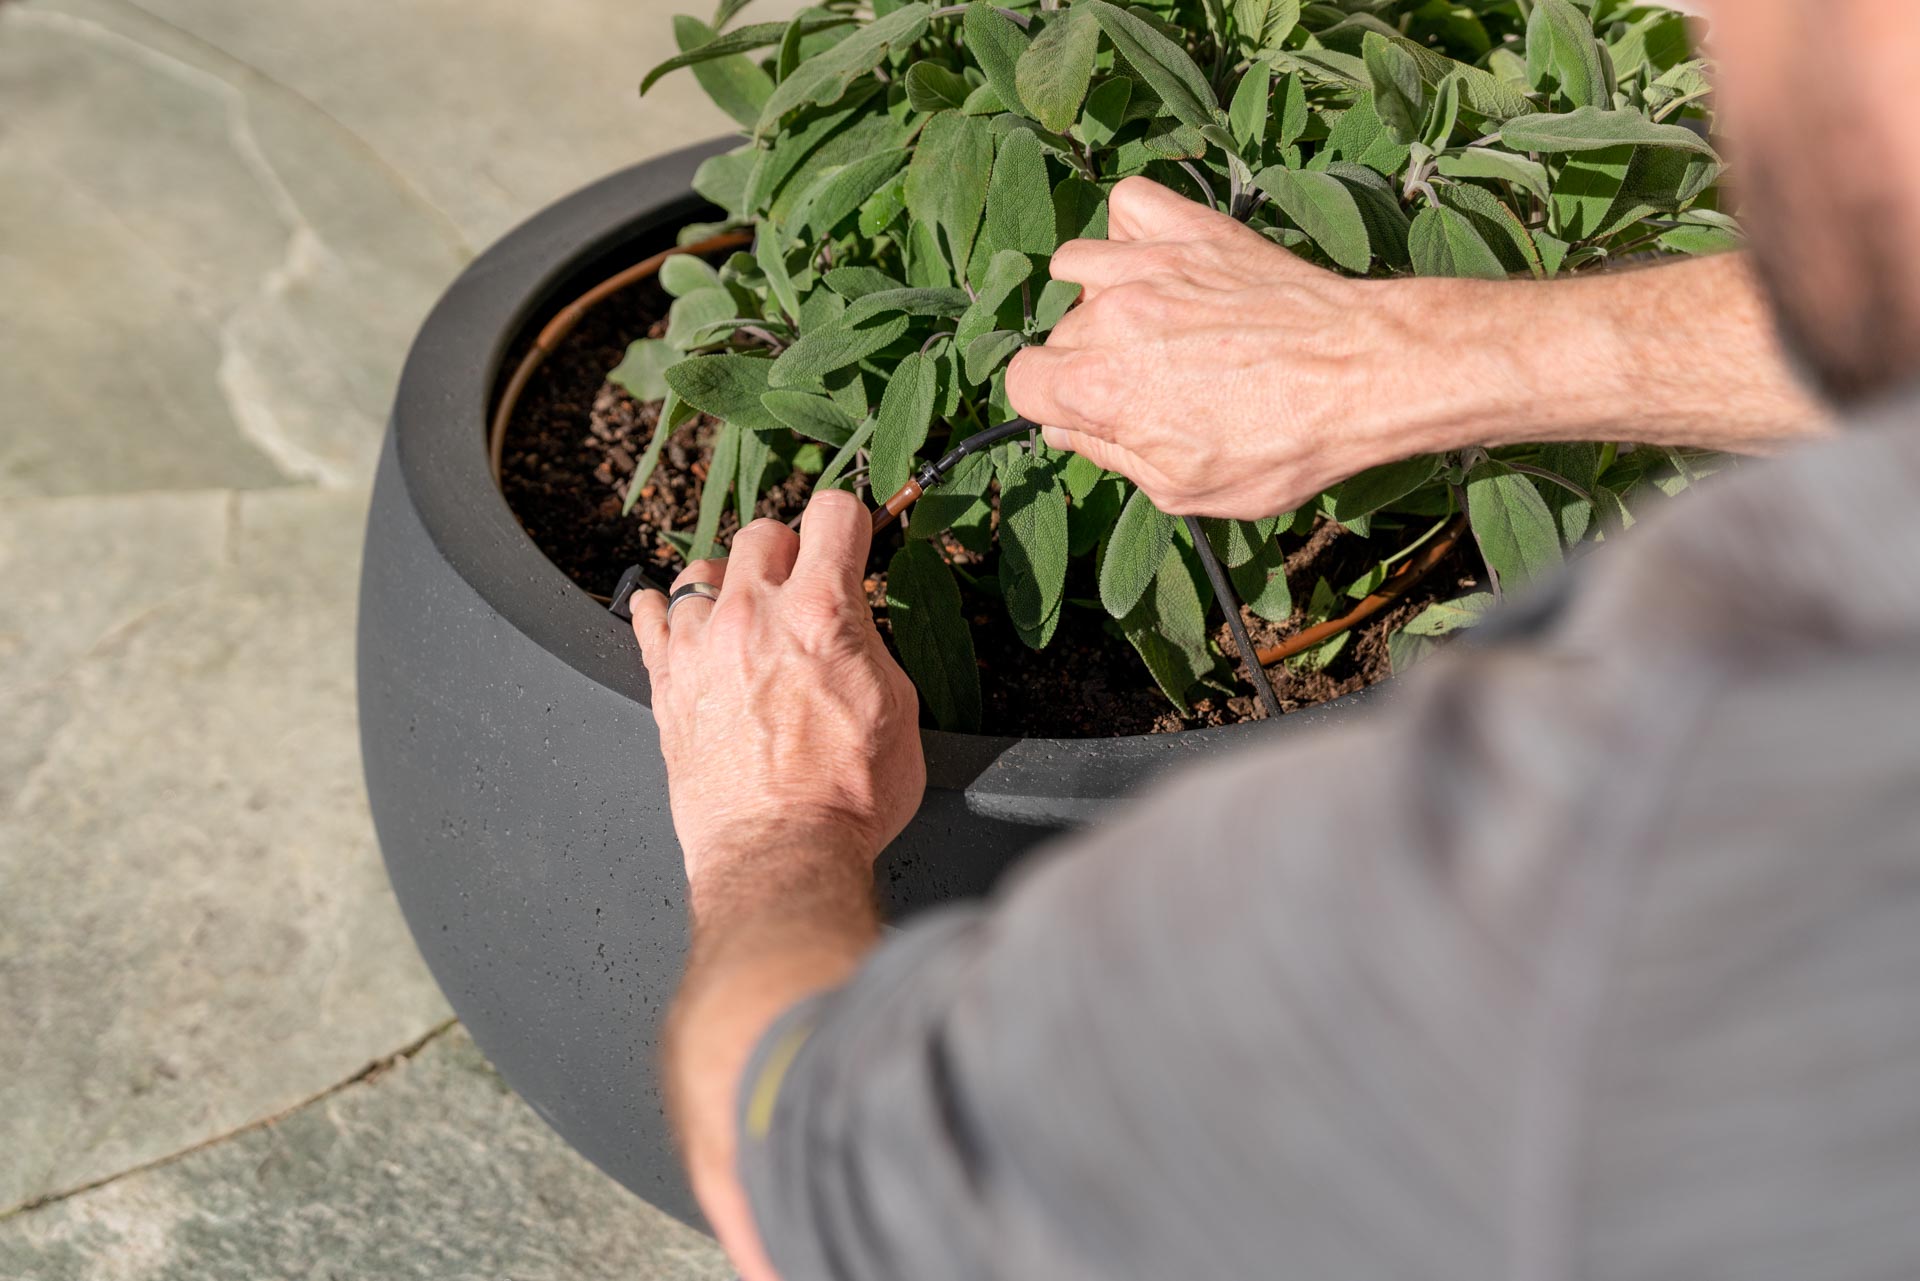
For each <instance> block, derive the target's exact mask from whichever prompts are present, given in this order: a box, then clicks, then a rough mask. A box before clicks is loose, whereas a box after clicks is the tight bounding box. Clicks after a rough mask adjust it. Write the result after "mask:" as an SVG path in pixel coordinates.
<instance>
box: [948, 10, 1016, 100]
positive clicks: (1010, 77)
mask: <svg viewBox="0 0 1920 1281" xmlns="http://www.w3.org/2000/svg"><path fill="white" fill-rule="evenodd" d="M962 23H963V29H964V31H965V34H966V37H967V52H968V53H970V54H972V55H973V60H974V62H975V63H977V64H978V65H979V67H980V72H981V74H982V75H984V76H985V77H986V78H987V84H988V86H989V87H990V88H992V90H993V92H994V95H995V96H996V97H998V98H999V99H1000V101H1001V102H1003V103H1005V104H1006V105H1007V106H1009V107H1011V106H1014V105H1015V104H1017V103H1018V102H1019V101H1020V81H1019V71H1018V68H1019V65H1020V56H1021V55H1022V54H1024V53H1025V52H1026V51H1027V33H1026V32H1024V31H1022V30H1020V28H1019V27H1017V26H1015V25H1014V24H1013V23H1012V22H1011V21H1010V20H1009V19H1008V18H1007V16H1006V15H1005V14H1003V13H1001V12H1000V11H999V10H997V9H995V8H994V7H993V6H992V5H991V4H988V3H986V0H972V3H970V4H968V5H967V12H966V17H965V18H964V19H963V20H962Z"/></svg>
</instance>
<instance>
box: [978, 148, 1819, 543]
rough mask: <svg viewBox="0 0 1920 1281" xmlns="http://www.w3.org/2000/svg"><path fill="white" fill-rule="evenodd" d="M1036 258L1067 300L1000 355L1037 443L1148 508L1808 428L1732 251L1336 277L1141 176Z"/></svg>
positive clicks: (1745, 446) (1236, 502) (1206, 506)
mask: <svg viewBox="0 0 1920 1281" xmlns="http://www.w3.org/2000/svg"><path fill="white" fill-rule="evenodd" d="M1108 236H1109V239H1107V240H1105V241H1098V240H1076V241H1071V242H1069V243H1067V244H1065V245H1062V246H1061V247H1060V248H1059V249H1058V250H1057V251H1056V252H1055V253H1054V255H1053V265H1052V270H1053V275H1054V277H1055V278H1056V279H1059V280H1066V281H1071V282H1073V283H1076V284H1079V285H1080V286H1082V289H1083V293H1082V297H1081V302H1080V305H1079V306H1078V307H1077V308H1076V309H1075V310H1073V311H1072V312H1070V313H1069V314H1068V315H1067V316H1066V317H1065V318H1064V319H1063V320H1062V321H1061V322H1060V323H1059V324H1058V325H1057V326H1056V327H1055V328H1054V330H1053V332H1052V335H1051V336H1050V338H1049V339H1048V341H1047V344H1046V346H1044V347H1036V348H1029V349H1027V350H1025V351H1023V352H1020V353H1019V354H1018V355H1017V356H1015V358H1014V360H1013V363H1012V365H1011V366H1010V367H1009V369H1008V371H1007V396H1008V399H1009V401H1010V402H1011V403H1012V405H1013V408H1014V409H1015V410H1016V411H1017V412H1019V413H1021V414H1024V415H1025V416H1027V417H1029V418H1032V419H1034V420H1035V421H1037V422H1041V423H1045V424H1047V432H1046V434H1047V440H1048V442H1049V443H1050V444H1053V445H1054V446H1056V447H1058V448H1066V449H1073V450H1076V451H1078V452H1080V453H1083V454H1086V455H1087V456H1088V457H1090V458H1092V459H1093V460H1094V461H1095V462H1098V463H1100V464H1101V465H1102V466H1104V467H1107V468H1110V469H1112V470H1115V471H1119V472H1122V473H1124V474H1125V475H1126V476H1127V477H1128V478H1130V479H1131V480H1133V481H1134V482H1135V483H1136V484H1138V485H1139V486H1140V487H1141V488H1142V489H1143V490H1145V491H1146V492H1147V495H1148V496H1149V497H1150V498H1152V499H1153V501H1154V503H1155V504H1156V505H1157V506H1159V507H1160V508H1161V509H1162V510H1164V511H1169V512H1178V513H1182V514H1192V515H1202V516H1226V517H1238V518H1242V519H1253V518H1257V517H1261V516H1269V515H1274V514H1277V513H1280V512H1284V511H1290V510H1292V509H1293V508H1294V507H1295V506H1297V505H1298V504H1300V503H1301V502H1304V501H1306V500H1308V499H1310V498H1312V497H1314V496H1315V495H1316V494H1318V493H1319V492H1320V491H1321V490H1323V489H1325V488H1326V487H1327V486H1329V485H1331V484H1333V483H1335V482H1337V481H1340V480H1343V479H1345V478H1346V477H1348V476H1351V475H1354V474H1355V473H1357V472H1360V471H1363V470H1365V469H1367V468H1369V467H1373V466H1376V465H1379V464H1382V463H1388V462H1393V461H1397V460H1399V459H1402V458H1408V457H1412V456H1414V455H1416V454H1424V453H1439V452H1442V451H1445V450H1450V449H1461V448H1466V447H1468V446H1471V445H1485V446H1495V445H1505V444H1517V443H1521V442H1524V441H1554V440H1590V439H1627V440H1637V441H1642V442H1646V443H1650V444H1672V445H1692V446H1702V447H1711V448H1719V449H1733V450H1747V451H1755V452H1763V451H1765V450H1767V449H1769V448H1772V447H1775V446H1777V445H1778V444H1780V443H1781V442H1783V441H1785V440H1789V439H1791V438H1793V437H1796V436H1800V435H1804V434H1807V433H1809V432H1811V431H1813V430H1816V429H1817V428H1818V427H1819V425H1820V424H1821V423H1822V421H1823V418H1822V414H1821V411H1820V410H1819V409H1818V408H1817V406H1816V404H1815V402H1814V401H1813V400H1811V399H1810V398H1809V397H1807V396H1806V395H1805V393H1804V392H1802V391H1801V390H1800V389H1799V388H1798V386H1797V385H1796V384H1795V382H1794V380H1793V378H1792V377H1791V375H1790V373H1789V370H1788V365H1787V362H1786V360H1785V358H1784V357H1783V355H1782V354H1781V352H1780V351H1779V348H1778V345H1777V342H1776V339H1775V337H1774V334H1773V329H1772V325H1771V322H1770V320H1769V317H1768V314H1767V310H1766V308H1765V305H1764V303H1763V302H1762V301H1761V296H1760V292H1759V289H1758V286H1757V285H1756V283H1755V282H1754V281H1753V280H1752V278H1751V276H1750V274H1749V271H1748V268H1747V266H1746V263H1745V259H1744V256H1742V255H1725V256H1722V257H1720V258H1711V259H1702V260H1698V261H1693V262H1688V263H1684V264H1680V265H1676V266H1670V267H1662V268H1658V269H1653V270H1642V271H1616V272H1612V273H1602V274H1598V275H1589V276H1585V277H1578V278H1569V279H1564V280H1557V281H1551V282H1546V283H1539V282H1534V281H1512V282H1491V281H1483V280H1458V279H1430V278H1410V277H1402V278H1397V279H1387V280H1379V279H1348V278H1345V277H1341V276H1337V275H1335V274H1333V273H1332V272H1329V271H1326V270H1323V269H1321V268H1319V267H1315V266H1313V265H1311V264H1309V263H1307V262H1304V261H1303V260H1301V259H1300V258H1298V257H1296V256H1295V255H1294V254H1292V253H1290V252H1288V251H1286V250H1284V249H1282V248H1280V247H1278V246H1276V245H1274V244H1273V243H1271V242H1270V241H1268V240H1267V239H1266V238H1265V237H1264V236H1262V235H1260V234H1258V233H1257V232H1254V231H1252V230H1250V229H1248V228H1246V227H1244V226H1242V225H1241V224H1239V223H1238V222H1236V221H1235V220H1234V219H1232V218H1229V217H1228V216H1226V215H1225V214H1222V213H1218V212H1215V211H1214V210H1212V209H1209V208H1207V207H1206V206H1204V205H1200V204H1196V203H1194V202H1193V201H1190V200H1187V199H1185V198H1184V197H1182V196H1180V195H1178V194H1176V193H1175V192H1173V191H1170V190H1169V189H1167V188H1166V187H1163V186H1161V185H1159V184H1158V183H1155V182H1153V181H1151V180H1149V179H1146V178H1138V177H1135V178H1128V179H1126V180H1124V181H1123V182H1121V183H1119V184H1118V185H1117V186H1115V187H1114V189H1113V193H1112V196H1111V198H1110V203H1109V229H1108Z"/></svg>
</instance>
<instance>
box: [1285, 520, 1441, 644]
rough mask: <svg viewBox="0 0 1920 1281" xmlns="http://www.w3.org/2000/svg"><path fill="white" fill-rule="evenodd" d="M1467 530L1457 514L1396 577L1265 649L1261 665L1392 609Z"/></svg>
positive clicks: (1324, 639) (1422, 579) (1395, 572)
mask: <svg viewBox="0 0 1920 1281" xmlns="http://www.w3.org/2000/svg"><path fill="white" fill-rule="evenodd" d="M1466 531H1467V518H1466V517H1465V516H1456V517H1454V518H1453V523H1452V524H1450V525H1448V526H1447V527H1446V529H1445V530H1443V531H1441V534H1440V536H1439V537H1438V538H1437V539H1435V540H1434V541H1433V543H1432V544H1431V545H1430V546H1428V547H1425V548H1422V549H1421V551H1420V553H1419V554H1418V555H1417V556H1415V557H1414V558H1413V559H1412V560H1409V561H1408V562H1407V563H1406V564H1404V565H1402V566H1401V567H1400V568H1399V569H1397V570H1395V571H1394V574H1393V577H1392V578H1389V579H1388V580H1387V584H1386V586H1384V587H1382V588H1381V589H1380V590H1379V591H1377V592H1375V593H1374V594H1373V595H1371V596H1369V597H1367V598H1366V599H1365V600H1363V601H1361V602H1360V603H1359V604H1358V605H1355V606H1354V607H1353V609H1352V610H1350V611H1349V612H1347V613H1346V614H1343V615H1342V616H1340V617H1339V618H1330V619H1328V620H1327V621H1326V622H1324V623H1320V624H1318V625H1316V626H1313V627H1309V628H1307V630H1306V631H1304V632H1301V633H1300V634H1299V635H1298V636H1289V637H1287V639H1286V640H1284V641H1281V642H1280V643H1279V644H1278V645H1275V646H1274V647H1273V648H1272V649H1263V650H1261V651H1260V665H1261V666H1262V667H1272V666H1273V665H1274V664H1275V663H1283V662H1285V661H1286V660H1287V659H1289V658H1292V657H1293V656H1294V655H1296V654H1303V653H1305V652H1306V651H1307V650H1310V649H1312V648H1313V647H1314V646H1315V645H1319V644H1323V643H1324V642H1326V641H1330V640H1332V639H1333V638H1334V637H1336V636H1338V635H1339V634H1340V633H1341V632H1346V631H1351V630H1353V629H1354V628H1356V627H1358V626H1360V624H1362V623H1364V622H1366V621H1367V620H1368V619H1369V618H1372V617H1373V616H1374V615H1375V614H1378V613H1379V612H1380V611H1381V610H1383V609H1386V608H1388V607H1389V606H1391V605H1392V604H1393V603H1394V602H1395V601H1397V600H1399V599H1400V598H1401V597H1402V596H1405V595H1406V594H1407V593H1408V592H1410V591H1412V590H1413V589H1414V588H1415V587H1418V586H1419V585H1420V584H1421V583H1422V582H1423V581H1425V579H1426V577H1427V575H1429V574H1431V573H1432V572H1433V571H1434V570H1435V569H1438V568H1439V567H1440V562H1441V561H1443V560H1445V559H1446V558H1447V553H1449V552H1451V551H1452V550H1453V549H1454V547H1455V545H1456V544H1458V543H1459V541H1460V537H1461V535H1462V534H1464V533H1466Z"/></svg>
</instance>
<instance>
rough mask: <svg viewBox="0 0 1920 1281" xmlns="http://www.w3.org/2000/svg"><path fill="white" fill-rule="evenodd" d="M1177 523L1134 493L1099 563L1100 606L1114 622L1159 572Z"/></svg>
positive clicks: (1135, 602)
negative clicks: (1104, 608) (1112, 617)
mask: <svg viewBox="0 0 1920 1281" xmlns="http://www.w3.org/2000/svg"><path fill="white" fill-rule="evenodd" d="M1178 523H1179V522H1178V521H1176V520H1175V519H1174V518H1173V517H1171V516H1169V515H1167V514H1166V513H1164V512H1162V511H1161V510H1160V509H1159V508H1158V507H1155V506H1154V505H1153V500H1152V499H1150V498H1148V497H1147V495H1146V493H1145V492H1144V491H1143V490H1138V489H1136V490H1134V491H1133V496H1132V497H1130V498H1128V499H1127V505H1126V506H1125V507H1123V508H1122V509H1121V511H1120V519H1119V520H1118V521H1116V522H1114V526H1113V533H1112V534H1111V535H1109V536H1108V538H1107V552H1106V555H1105V557H1104V558H1102V560H1101V562H1100V603H1101V604H1102V605H1104V606H1106V609H1107V612H1108V613H1109V614H1112V615H1113V616H1114V617H1115V618H1125V617H1126V616H1127V615H1128V614H1130V613H1132V612H1133V609H1134V606H1136V605H1138V604H1139V603H1140V598H1141V596H1142V595H1144V594H1145V593H1146V590H1147V587H1148V585H1149V584H1151V583H1152V582H1153V576H1154V575H1155V574H1157V573H1159V572H1160V565H1161V562H1162V561H1164V560H1166V558H1167V555H1168V553H1169V551H1170V550H1171V548H1172V547H1173V530H1174V526H1175V525H1177V524H1178Z"/></svg>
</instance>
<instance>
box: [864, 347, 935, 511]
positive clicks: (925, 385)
mask: <svg viewBox="0 0 1920 1281" xmlns="http://www.w3.org/2000/svg"><path fill="white" fill-rule="evenodd" d="M938 394H939V380H938V377H937V374H936V371H935V366H934V361H933V358H932V357H930V356H923V355H921V354H920V353H919V352H915V353H913V354H912V355H910V356H908V357H906V359H904V360H902V361H901V362H900V363H899V364H898V365H896V366H895V367H894V371H893V376H892V377H891V378H889V379H887V390H886V391H885V392H884V393H882V395H881V397H880V410H879V414H878V416H877V420H876V422H875V426H874V432H873V446H872V453H871V455H870V458H869V461H868V466H869V467H870V468H871V471H870V472H869V475H870V476H871V481H870V484H871V486H872V488H873V492H874V493H875V494H878V495H881V496H882V497H885V496H886V495H889V494H892V493H893V492H895V491H896V490H898V489H899V488H900V487H901V486H902V485H904V484H906V483H907V480H908V479H909V478H910V477H911V476H912V475H913V460H914V455H915V454H917V453H918V452H919V450H920V446H921V445H923V444H925V443H926V440H927V428H928V427H929V426H930V425H931V424H932V422H933V406H934V400H935V398H936V397H937V396H938Z"/></svg>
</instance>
